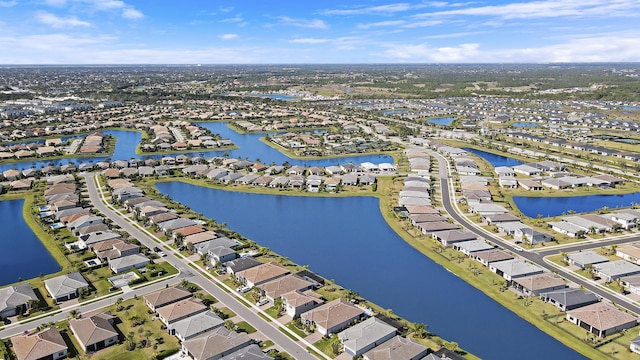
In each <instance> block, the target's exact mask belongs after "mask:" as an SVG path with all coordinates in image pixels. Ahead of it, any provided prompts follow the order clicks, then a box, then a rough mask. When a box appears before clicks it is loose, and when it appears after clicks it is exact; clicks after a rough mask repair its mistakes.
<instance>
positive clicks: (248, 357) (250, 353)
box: [220, 344, 273, 360]
mask: <svg viewBox="0 0 640 360" xmlns="http://www.w3.org/2000/svg"><path fill="white" fill-rule="evenodd" d="M220 360H273V358H272V357H271V356H269V355H268V354H266V353H264V352H262V349H260V346H258V345H256V344H251V345H249V346H245V347H243V348H241V349H239V350H236V351H234V352H232V353H231V354H229V355H226V356H223V357H221V358H220Z"/></svg>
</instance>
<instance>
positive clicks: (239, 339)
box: [182, 327, 253, 360]
mask: <svg viewBox="0 0 640 360" xmlns="http://www.w3.org/2000/svg"><path fill="white" fill-rule="evenodd" d="M252 343H253V339H251V338H250V337H249V335H247V334H246V333H237V332H233V331H229V330H227V329H225V328H224V327H218V328H216V329H214V330H212V331H209V332H206V333H204V334H202V335H200V336H197V337H194V338H191V339H189V340H187V341H184V342H183V343H182V352H183V353H184V354H187V355H188V356H191V357H192V358H193V360H218V359H221V358H222V357H223V356H226V355H229V354H232V353H234V352H236V351H238V350H240V349H242V348H244V347H246V346H249V345H251V344H252Z"/></svg>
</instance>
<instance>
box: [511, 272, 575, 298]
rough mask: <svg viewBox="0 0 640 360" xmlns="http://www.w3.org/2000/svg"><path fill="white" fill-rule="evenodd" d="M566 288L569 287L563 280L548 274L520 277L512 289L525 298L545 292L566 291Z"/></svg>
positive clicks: (514, 282)
mask: <svg viewBox="0 0 640 360" xmlns="http://www.w3.org/2000/svg"><path fill="white" fill-rule="evenodd" d="M565 287H567V284H566V283H565V282H564V280H563V279H562V278H560V277H556V276H554V275H552V274H548V273H542V274H537V275H531V276H525V277H519V278H516V279H514V280H513V282H512V288H513V289H514V290H515V291H516V292H518V293H520V294H522V295H524V296H535V295H538V294H540V293H543V292H549V291H554V290H560V289H564V288H565Z"/></svg>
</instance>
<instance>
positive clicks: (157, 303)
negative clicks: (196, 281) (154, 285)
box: [144, 287, 192, 312]
mask: <svg viewBox="0 0 640 360" xmlns="http://www.w3.org/2000/svg"><path fill="white" fill-rule="evenodd" d="M191 296H192V294H191V293H190V292H188V291H186V290H184V289H182V288H179V287H169V288H166V289H162V290H159V291H156V292H154V293H151V294H148V295H145V296H144V301H145V303H146V304H147V306H148V307H149V309H151V310H153V311H154V312H155V311H156V310H157V309H158V308H161V307H163V306H166V305H169V304H173V303H175V302H178V301H180V300H185V299H188V298H190V297H191Z"/></svg>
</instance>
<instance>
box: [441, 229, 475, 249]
mask: <svg viewBox="0 0 640 360" xmlns="http://www.w3.org/2000/svg"><path fill="white" fill-rule="evenodd" d="M432 237H433V238H434V239H436V240H438V241H440V242H441V243H442V244H443V245H444V246H451V245H452V244H455V243H459V242H462V241H471V240H476V239H477V237H476V235H475V234H474V233H472V232H469V231H466V230H445V231H437V232H433V234H432Z"/></svg>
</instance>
